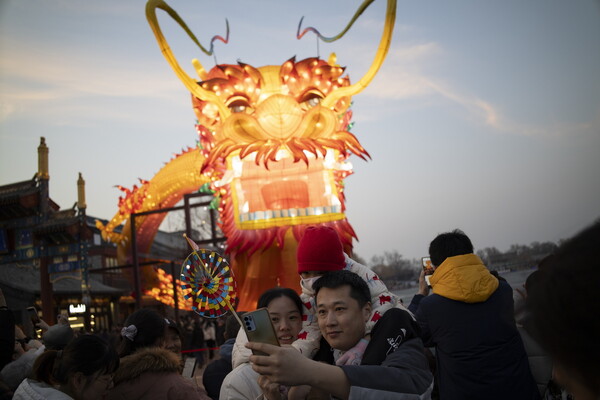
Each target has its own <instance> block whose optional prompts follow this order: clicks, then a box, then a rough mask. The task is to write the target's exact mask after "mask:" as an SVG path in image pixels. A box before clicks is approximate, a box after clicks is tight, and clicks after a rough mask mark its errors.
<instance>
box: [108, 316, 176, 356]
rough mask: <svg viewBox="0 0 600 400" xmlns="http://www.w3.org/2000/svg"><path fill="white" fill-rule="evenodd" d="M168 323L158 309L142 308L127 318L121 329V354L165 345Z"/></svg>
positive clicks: (126, 354)
mask: <svg viewBox="0 0 600 400" xmlns="http://www.w3.org/2000/svg"><path fill="white" fill-rule="evenodd" d="M166 326H167V323H166V322H165V319H164V318H163V317H162V316H161V315H160V314H159V313H157V312H156V311H154V310H152V309H150V308H141V309H139V310H137V311H136V312H134V313H133V314H131V315H130V316H129V317H127V319H126V320H125V323H124V324H123V328H122V329H121V344H120V347H119V356H120V357H125V356H128V355H130V354H132V353H134V352H135V351H136V350H138V349H142V348H145V347H154V346H163V344H164V338H165V333H166Z"/></svg>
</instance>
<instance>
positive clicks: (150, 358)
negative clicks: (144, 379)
mask: <svg viewBox="0 0 600 400" xmlns="http://www.w3.org/2000/svg"><path fill="white" fill-rule="evenodd" d="M180 369H181V364H180V362H179V358H178V357H177V355H175V354H173V353H172V352H171V351H169V350H166V349H162V348H160V347H149V348H145V349H141V350H138V351H136V352H135V353H133V354H131V355H128V356H126V357H123V358H122V359H121V363H120V365H119V369H118V370H117V372H116V373H115V376H114V378H113V382H114V383H115V385H118V384H119V383H121V382H124V381H130V380H133V379H136V378H139V377H140V376H141V375H142V374H145V373H148V372H155V373H164V372H175V373H177V374H179V373H180Z"/></svg>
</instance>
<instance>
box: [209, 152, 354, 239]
mask: <svg viewBox="0 0 600 400" xmlns="http://www.w3.org/2000/svg"><path fill="white" fill-rule="evenodd" d="M336 153H337V152H335V151H333V150H328V151H327V154H326V156H325V157H324V158H316V157H315V156H314V155H313V154H311V153H309V152H306V154H307V157H309V158H310V162H309V163H308V165H307V164H305V163H303V162H296V163H294V162H293V158H292V157H291V156H290V154H289V153H288V152H287V151H285V150H282V151H280V152H279V153H278V155H277V162H272V163H269V164H268V169H267V168H265V167H264V166H263V165H262V164H261V165H256V163H255V160H254V157H253V155H250V156H248V157H245V158H244V159H243V160H241V159H240V158H239V155H234V156H232V157H230V158H229V160H228V163H229V168H228V173H226V176H224V177H223V180H221V182H219V183H218V184H219V185H223V184H227V183H229V184H230V189H231V194H232V201H233V209H234V218H235V223H236V225H237V226H238V227H239V228H240V229H265V228H270V227H276V226H286V225H299V224H314V223H320V222H329V221H336V220H340V219H344V218H345V217H344V214H343V213H342V203H341V201H340V194H339V193H338V186H337V183H336V174H335V171H336V170H345V171H350V170H351V168H352V166H351V165H350V163H349V162H343V163H340V162H339V161H336V160H337V159H338V158H337V154H336Z"/></svg>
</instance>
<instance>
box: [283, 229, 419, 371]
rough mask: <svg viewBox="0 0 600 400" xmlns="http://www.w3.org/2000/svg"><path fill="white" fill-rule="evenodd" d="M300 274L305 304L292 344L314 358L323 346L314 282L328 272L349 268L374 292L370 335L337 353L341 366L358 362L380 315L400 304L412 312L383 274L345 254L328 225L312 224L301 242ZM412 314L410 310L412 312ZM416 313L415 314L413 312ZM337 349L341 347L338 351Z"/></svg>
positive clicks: (369, 324) (368, 327)
mask: <svg viewBox="0 0 600 400" xmlns="http://www.w3.org/2000/svg"><path fill="white" fill-rule="evenodd" d="M296 258H297V260H298V273H299V274H300V277H301V281H300V286H301V287H302V294H301V295H300V298H301V299H302V302H303V304H304V310H303V315H302V320H303V323H302V330H301V331H300V333H299V334H298V340H296V341H295V342H294V343H292V346H294V347H295V348H296V349H298V350H300V352H301V353H302V354H304V355H306V356H307V357H309V358H312V357H313V355H314V354H315V353H316V351H317V350H318V349H319V340H320V339H321V332H320V330H319V325H318V323H317V318H316V315H315V293H314V291H313V289H312V285H313V283H314V281H316V280H317V279H319V278H320V277H321V276H322V275H323V274H325V273H327V272H328V271H336V270H342V269H346V270H348V271H350V272H354V273H355V274H357V275H358V276H360V277H361V278H363V279H364V280H365V281H366V282H367V285H368V286H369V290H370V292H371V305H372V307H373V311H372V313H371V316H370V318H369V321H368V322H367V325H366V330H365V333H366V336H365V338H363V339H362V340H361V341H360V342H359V343H358V344H357V345H356V346H355V347H354V348H352V349H350V350H348V351H346V352H345V353H344V354H334V357H335V358H336V360H337V361H336V364H337V365H349V364H352V365H358V364H360V361H361V359H362V355H363V353H364V351H365V349H366V348H367V344H368V343H369V338H370V333H371V329H372V328H373V326H374V325H375V323H376V322H377V320H378V319H379V318H381V316H382V315H383V314H384V313H385V312H386V311H387V310H389V309H391V308H394V307H398V308H402V309H403V310H406V311H408V310H407V309H406V308H405V307H404V306H403V305H402V304H401V303H400V301H399V299H398V297H397V296H396V295H394V294H392V293H391V292H390V291H388V289H387V287H386V286H385V284H384V283H383V282H382V281H381V280H380V279H379V277H378V276H377V275H376V274H375V273H374V272H373V271H371V270H370V269H369V268H367V267H365V266H364V265H362V264H360V263H358V262H356V261H354V260H352V259H351V258H350V257H348V256H347V255H346V254H345V253H344V249H343V247H342V242H341V241H340V238H339V236H338V234H337V232H336V231H335V229H333V228H331V227H328V226H323V225H319V226H311V227H308V228H307V229H306V231H305V233H304V236H303V237H302V239H301V240H300V243H299V244H298V251H297V256H296ZM409 313H410V312H409ZM411 315H412V314H411ZM336 351H337V350H336Z"/></svg>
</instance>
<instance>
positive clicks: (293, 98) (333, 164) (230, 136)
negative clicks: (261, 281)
mask: <svg viewBox="0 0 600 400" xmlns="http://www.w3.org/2000/svg"><path fill="white" fill-rule="evenodd" d="M372 1H373V0H366V1H365V2H364V3H363V4H362V6H361V7H360V8H359V9H358V11H357V12H356V14H355V16H354V18H353V20H352V21H351V22H350V23H349V24H348V26H347V27H346V29H345V30H344V31H343V32H342V33H341V34H340V35H338V37H341V35H343V34H344V33H345V31H347V30H348V29H349V27H350V26H351V25H352V23H353V22H354V20H356V18H358V16H359V15H360V14H361V13H362V12H363V11H364V9H366V7H367V6H368V5H369V4H370V3H371V2H372ZM157 8H159V9H162V10H164V11H165V12H167V13H168V14H169V15H170V16H171V17H172V18H173V19H174V20H175V21H176V22H178V23H179V25H180V26H181V27H182V28H183V29H184V30H185V31H186V32H187V34H188V35H189V36H190V37H191V38H192V40H193V41H194V42H195V43H196V44H197V45H198V46H199V47H200V48H201V49H202V50H204V51H205V53H206V54H212V42H211V50H210V51H208V52H207V51H206V50H205V49H204V47H202V46H201V45H200V43H199V42H198V41H197V39H196V38H195V36H194V35H193V34H192V33H191V31H190V30H189V28H188V27H187V25H186V24H185V22H183V20H182V19H181V18H180V17H179V15H177V13H176V12H175V11H174V10H172V9H171V8H170V7H169V6H168V5H167V4H166V3H165V2H164V1H163V0H149V1H148V3H147V5H146V16H147V18H148V21H149V23H150V26H151V28H152V30H153V32H154V34H155V37H156V39H157V41H158V43H159V47H160V48H161V50H162V52H163V55H164V56H165V58H166V59H167V61H168V62H169V64H170V65H171V67H172V68H173V70H174V71H175V73H176V75H177V76H178V77H179V78H180V80H181V81H182V82H183V83H184V85H185V86H186V87H187V88H188V90H189V91H190V92H191V94H192V103H193V107H194V111H195V114H196V116H197V119H198V124H197V126H196V128H197V131H198V135H199V139H200V145H201V146H200V147H201V152H202V154H203V156H204V162H203V165H202V167H201V171H200V173H201V174H204V176H205V177H206V178H207V179H208V180H209V182H210V186H211V189H212V190H213V191H214V192H215V196H217V197H218V198H219V212H220V216H221V228H222V230H223V232H224V233H225V235H226V236H227V250H228V252H230V253H233V254H235V253H238V252H242V251H243V252H246V253H249V254H252V253H253V252H254V251H256V250H258V249H260V248H267V247H269V246H270V245H271V244H272V243H273V242H274V241H277V243H278V244H279V245H281V246H282V245H283V242H284V236H285V233H286V231H287V230H289V229H290V228H291V229H293V231H294V234H295V236H296V238H298V237H299V236H300V235H301V232H302V231H303V230H304V228H305V227H306V226H307V225H310V224H317V223H325V224H329V225H332V226H333V227H334V228H336V230H337V231H338V233H339V234H340V238H341V239H342V242H343V243H344V245H345V247H346V248H347V249H351V247H352V238H353V237H356V235H355V234H354V231H353V230H352V228H351V227H350V225H349V224H348V222H347V221H346V217H345V214H344V211H345V206H344V194H343V188H344V183H343V180H344V178H345V177H347V176H348V175H349V174H351V173H352V166H351V165H350V163H349V162H348V161H347V159H348V157H349V156H350V155H351V154H355V155H357V156H359V157H361V158H363V159H365V158H367V157H369V154H368V153H367V152H366V150H365V149H364V148H363V147H362V146H361V144H360V142H359V141H358V139H357V138H356V137H355V136H354V135H353V134H351V133H350V132H349V129H350V127H351V122H350V120H351V116H352V112H351V110H350V104H351V98H352V96H353V95H354V94H356V93H358V92H360V91H361V90H363V89H364V88H365V87H366V86H367V85H368V84H369V83H370V82H371V80H372V79H373V77H374V76H375V74H376V72H377V71H378V69H379V67H380V66H381V64H382V63H383V60H384V58H385V55H386V54H387V51H388V49H389V46H390V40H391V34H392V30H393V25H394V20H395V14H396V2H395V0H388V5H387V11H386V21H385V26H384V29H383V34H382V38H381V41H380V44H379V48H378V50H377V53H376V55H375V59H374V61H373V63H372V64H371V66H370V68H369V70H368V71H367V72H366V74H365V75H364V76H363V77H362V78H361V79H359V80H358V81H357V82H356V83H354V84H351V83H350V80H349V78H348V77H347V76H344V68H342V67H340V66H339V65H337V63H336V58H335V55H332V56H331V57H330V58H329V60H327V61H325V60H321V59H319V58H307V59H304V60H301V61H296V60H295V59H294V58H292V59H290V60H287V61H285V62H284V63H283V64H282V65H268V66H264V67H259V68H255V67H253V66H250V65H247V64H243V63H238V64H237V65H229V64H221V65H217V66H215V67H214V68H212V69H210V70H209V71H206V70H205V69H204V68H203V67H202V65H201V64H200V62H199V61H197V60H193V62H192V63H193V64H194V66H195V69H196V72H197V74H198V76H199V77H200V81H198V80H196V79H193V78H191V77H190V76H189V75H188V74H187V73H186V72H185V71H184V70H183V69H182V68H181V67H180V66H179V64H178V62H177V61H176V59H175V57H174V56H173V54H172V51H171V50H170V48H169V46H168V44H167V42H166V40H165V38H164V36H163V34H162V31H161V30H160V27H159V24H158V21H157V18H156V9H157ZM309 30H312V31H313V32H316V33H317V34H318V35H319V36H320V37H321V38H322V39H324V40H325V41H333V40H335V39H336V38H333V39H330V38H323V37H322V36H321V35H320V33H318V31H316V30H315V29H314V28H307V29H306V30H305V31H304V32H303V33H302V34H300V28H299V29H298V32H299V34H298V37H301V36H302V35H303V34H304V33H306V32H307V31H309ZM215 38H216V39H221V40H223V41H225V42H226V41H227V40H228V39H223V38H222V37H219V36H215V37H214V38H213V41H214V39H215Z"/></svg>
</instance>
